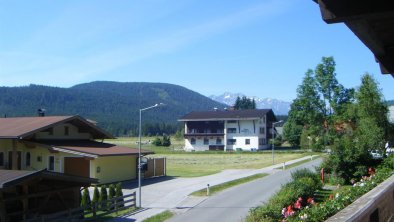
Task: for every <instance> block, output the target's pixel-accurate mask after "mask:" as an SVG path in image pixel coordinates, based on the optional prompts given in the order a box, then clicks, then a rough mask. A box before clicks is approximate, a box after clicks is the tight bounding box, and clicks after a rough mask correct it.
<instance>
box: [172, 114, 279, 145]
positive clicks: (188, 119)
mask: <svg viewBox="0 0 394 222" xmlns="http://www.w3.org/2000/svg"><path fill="white" fill-rule="evenodd" d="M179 121H182V122H184V124H185V134H184V135H185V150H195V151H204V150H224V151H231V150H237V149H242V150H249V151H252V150H258V149H259V150H261V149H267V148H268V147H269V145H268V140H269V139H270V138H272V123H273V122H275V121H276V117H275V114H274V113H273V111H272V110H271V109H255V110H220V111H219V110H216V111H204V112H191V113H189V114H186V115H185V116H183V117H182V118H180V119H179Z"/></svg>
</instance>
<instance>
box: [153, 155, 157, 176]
mask: <svg viewBox="0 0 394 222" xmlns="http://www.w3.org/2000/svg"><path fill="white" fill-rule="evenodd" d="M153 176H154V177H155V176H156V158H153Z"/></svg>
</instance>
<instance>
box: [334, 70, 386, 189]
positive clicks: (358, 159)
mask: <svg viewBox="0 0 394 222" xmlns="http://www.w3.org/2000/svg"><path fill="white" fill-rule="evenodd" d="M387 112H388V110H387V106H386V102H385V101H384V99H383V96H382V94H381V92H380V89H379V88H378V84H377V82H376V81H375V80H374V79H373V77H372V76H371V75H369V74H365V75H363V76H362V78H361V86H360V87H359V89H358V91H357V92H356V101H355V103H354V104H353V105H351V106H349V107H348V111H347V112H346V115H344V117H343V118H346V119H350V120H352V122H353V124H354V132H352V131H353V130H351V131H350V133H344V134H343V135H342V136H340V137H339V138H338V139H337V141H336V142H335V144H334V152H333V154H332V155H331V158H330V159H331V160H332V163H331V166H332V168H333V170H334V172H335V173H336V174H337V175H338V176H340V177H342V178H344V179H345V181H346V182H349V181H350V179H351V178H354V177H359V176H362V175H364V174H365V173H366V170H367V166H368V165H370V161H371V156H370V151H371V150H372V149H377V150H379V148H380V150H381V151H383V143H384V132H385V129H386V127H387V126H388V119H387Z"/></svg>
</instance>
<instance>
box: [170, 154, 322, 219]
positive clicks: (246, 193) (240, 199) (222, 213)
mask: <svg viewBox="0 0 394 222" xmlns="http://www.w3.org/2000/svg"><path fill="white" fill-rule="evenodd" d="M320 162H321V159H316V160H313V161H310V162H308V163H305V164H303V165H300V166H297V167H294V168H291V169H289V170H285V171H281V170H278V171H276V172H274V173H273V174H271V175H269V176H266V177H264V178H261V179H258V180H255V181H252V182H249V183H246V184H242V185H239V186H236V187H232V188H229V189H227V190H225V191H223V192H220V193H218V194H216V195H214V196H212V197H209V198H208V199H206V200H205V201H204V202H201V203H200V204H199V205H197V206H195V207H193V208H192V209H190V210H188V211H186V212H185V213H183V214H179V215H176V216H175V217H173V218H171V219H170V220H168V221H170V222H185V221H187V222H208V221H209V222H211V221H215V222H216V221H217V222H221V221H225V222H233V221H234V222H240V221H243V220H244V218H245V217H246V216H247V215H248V212H249V209H251V208H253V207H257V206H259V205H262V204H263V203H264V202H266V201H268V199H269V198H270V197H271V196H272V195H273V194H275V193H276V192H277V191H278V190H279V189H280V187H281V185H282V184H285V183H287V182H289V181H290V180H291V172H293V171H295V170H297V169H301V168H310V169H312V170H314V167H315V166H318V165H319V164H320Z"/></svg>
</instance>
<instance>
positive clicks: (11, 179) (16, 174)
mask: <svg viewBox="0 0 394 222" xmlns="http://www.w3.org/2000/svg"><path fill="white" fill-rule="evenodd" d="M36 178H40V179H49V180H60V181H68V182H73V183H76V184H80V186H86V185H90V184H92V183H97V182H98V180H97V179H94V178H88V177H80V176H73V175H67V174H63V173H56V172H50V171H47V170H40V171H25V170H0V189H3V188H7V187H12V186H15V185H18V184H22V183H26V182H28V181H31V180H33V179H36Z"/></svg>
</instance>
